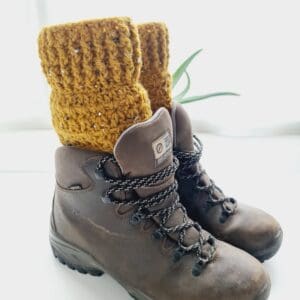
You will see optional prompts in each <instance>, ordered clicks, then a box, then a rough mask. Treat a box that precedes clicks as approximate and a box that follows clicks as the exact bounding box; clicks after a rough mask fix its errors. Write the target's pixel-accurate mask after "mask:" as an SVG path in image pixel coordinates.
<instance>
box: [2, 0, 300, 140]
mask: <svg viewBox="0 0 300 300" xmlns="http://www.w3.org/2000/svg"><path fill="white" fill-rule="evenodd" d="M299 9H300V4H299V1H296V0H285V1H283V0H281V1H280V0H279V1H276V0H273V1H271V0H264V1H258V0H252V1H240V0H226V1H217V0H207V1H204V0H185V1H176V0H173V1H172V0H164V1H162V0H151V1H141V0H128V1H124V0H109V1H102V0H78V1H74V0H73V1H71V0H36V1H34V0H19V1H18V0H11V1H3V0H2V1H0V36H1V44H0V88H1V97H0V101H1V102H0V103H1V109H0V128H1V129H2V130H5V129H12V128H35V127H38V128H46V127H49V126H50V115H49V109H48V90H47V88H46V82H45V80H44V78H43V75H42V73H41V70H40V67H39V61H38V55H37V47H36V38H37V34H38V31H39V28H40V27H41V25H42V24H54V23H61V22H68V21H76V20H81V19H86V18H98V17H100V18H101V17H107V16H124V15H127V16H131V17H132V18H133V19H134V21H136V22H146V21H152V20H155V21H160V20H162V21H164V22H166V23H167V25H168V26H169V29H170V35H171V70H173V71H174V70H175V68H176V66H178V64H179V63H180V62H181V61H182V60H183V59H185V58H186V57H187V56H188V55H190V54H191V53H192V52H193V51H195V50H196V49H198V48H204V52H203V53H202V54H200V56H199V58H198V59H196V61H195V62H194V63H193V64H192V66H191V67H190V69H189V70H190V74H191V77H192V93H191V94H193V93H194V94H199V93H207V92H214V91H234V92H239V93H241V95H242V96H241V97H239V98H236V97H226V98H217V99H214V100H208V101H205V102H202V103H197V104H190V105H188V106H187V107H188V110H189V111H190V113H191V115H192V117H193V118H194V119H196V118H198V120H202V123H200V125H202V126H203V127H202V129H203V130H204V131H205V130H208V131H218V132H222V133H226V134H235V135H236V134H238V135H239V134H242V135H243V134H247V133H249V132H251V134H265V133H271V132H273V131H275V132H277V133H281V132H282V131H284V130H285V132H286V133H299V132H300V129H299V128H300V125H299V124H300V117H299V107H300V105H299V101H300V90H299V83H298V81H299V73H300V59H299V53H300V43H299V29H300V18H299ZM249 129H251V130H250V131H249Z"/></svg>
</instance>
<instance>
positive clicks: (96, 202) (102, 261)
mask: <svg viewBox="0 0 300 300" xmlns="http://www.w3.org/2000/svg"><path fill="white" fill-rule="evenodd" d="M172 142H173V141H172V122H171V118H170V116H169V113H168V112H167V110H165V109H163V108H162V109H159V110H158V111H157V112H156V113H155V114H154V115H153V117H152V118H151V119H149V120H148V121H146V122H143V123H138V124H136V125H133V126H132V127H130V128H129V129H127V130H125V131H124V132H123V134H122V135H121V136H120V138H119V139H118V141H117V143H116V145H115V148H114V155H107V154H106V153H99V152H93V151H88V150H82V149H77V148H74V147H69V146H62V147H60V148H58V149H57V152H56V180H57V185H56V189H55V195H54V202H53V212H52V218H51V234H50V241H51V246H52V248H53V252H54V255H55V256H56V257H57V258H58V259H59V260H60V261H61V262H62V263H64V264H67V265H68V266H69V267H71V268H72V269H77V270H78V271H79V272H81V273H90V274H92V275H101V274H102V273H103V272H107V273H109V274H110V275H111V276H112V277H114V278H115V279H116V280H118V281H119V282H120V283H121V284H122V286H124V287H125V289H126V290H127V291H128V292H129V293H130V294H131V295H132V297H133V298H135V299H139V300H150V299H151V300H154V299H156V300H162V299H163V300H170V299H172V300H179V299H180V300H182V299H185V300H217V299H218V300H234V299H235V300H262V299H267V298H268V295H269V290H270V281H269V277H268V275H267V274H266V272H265V271H264V270H263V268H262V266H261V264H260V263H259V262H258V261H257V260H256V259H255V258H253V257H252V256H250V255H249V254H247V253H245V252H244V251H242V250H239V249H237V248H235V247H233V246H231V245H229V244H226V243H224V242H221V241H216V240H215V239H214V238H213V237H212V236H210V235H209V234H208V233H207V232H206V231H204V230H202V229H201V228H200V226H199V225H198V224H197V223H194V222H193V221H192V220H190V219H189V218H188V217H187V215H186V211H185V208H184V207H183V206H182V204H181V203H180V201H179V196H178V194H177V192H176V189H177V183H176V181H175V180H174V174H175V171H176V168H177V167H178V161H177V159H176V158H173V155H172Z"/></svg>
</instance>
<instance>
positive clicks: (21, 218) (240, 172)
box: [0, 130, 300, 300]
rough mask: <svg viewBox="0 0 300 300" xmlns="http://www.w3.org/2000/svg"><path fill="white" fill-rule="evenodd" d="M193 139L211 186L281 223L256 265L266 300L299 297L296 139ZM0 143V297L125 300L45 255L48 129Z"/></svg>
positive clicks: (108, 281) (105, 282)
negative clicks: (276, 241)
mask: <svg viewBox="0 0 300 300" xmlns="http://www.w3.org/2000/svg"><path fill="white" fill-rule="evenodd" d="M200 137H201V140H202V141H203V143H204V145H205V148H204V158H203V162H204V166H205V168H206V169H207V170H208V172H209V174H210V176H211V177H212V178H214V179H215V181H216V182H217V184H218V185H220V186H221V187H222V188H223V189H224V190H225V192H226V193H227V194H228V195H231V196H235V197H236V198H237V199H238V200H239V201H243V202H245V203H248V204H251V205H255V206H258V207H260V208H263V209H265V210H266V211H268V212H269V213H271V214H273V215H274V216H276V218H278V220H279V221H280V222H281V224H282V227H283V229H284V242H283V246H282V248H281V250H280V252H279V253H278V255H277V256H276V257H274V258H273V259H271V260H270V261H268V262H266V263H265V264H264V266H265V268H266V269H267V270H268V271H269V272H270V275H271V278H272V283H273V287H272V293H271V296H270V299H271V300H283V299H288V300H295V299H299V298H298V297H299V296H296V295H298V278H299V269H300V263H299V253H300V251H299V250H300V247H299V219H300V206H299V201H300V199H299V192H298V187H299V183H300V136H282V137H266V138H226V137H217V136H212V135H206V134H203V135H201V136H200ZM0 140H1V147H0V148H1V150H0V151H1V152H0V182H1V199H2V201H1V204H2V205H1V217H0V237H1V248H0V249H1V272H0V274H1V275H0V277H1V278H0V282H1V284H0V286H1V288H0V299H44V300H48V299H56V300H60V299H61V300H69V299H70V300H71V299H72V300H77V299H78V300H79V299H80V300H82V299H86V300H96V299H97V300H99V299H105V300H110V299H111V300H113V299H131V298H130V297H129V296H128V295H127V293H126V292H125V291H124V289H123V288H122V287H120V285H119V284H117V283H116V282H115V281H114V280H113V279H112V278H110V277H109V276H108V275H104V276H102V277H99V278H98V277H92V276H87V275H81V274H79V273H77V272H74V271H71V270H69V269H68V268H66V267H64V266H62V265H60V264H59V263H58V262H57V261H56V260H55V259H54V258H53V256H52V253H51V251H50V247H49V243H48V225H49V213H50V206H51V198H52V193H53V188H54V168H53V153H54V150H55V148H56V146H57V145H58V141H57V139H56V136H55V134H54V133H53V131H50V130H44V131H23V132H10V133H9V132H6V133H4V132H2V133H0Z"/></svg>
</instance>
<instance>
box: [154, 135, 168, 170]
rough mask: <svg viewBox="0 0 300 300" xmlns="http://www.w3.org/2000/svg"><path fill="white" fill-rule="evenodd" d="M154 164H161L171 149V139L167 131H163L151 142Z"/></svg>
mask: <svg viewBox="0 0 300 300" xmlns="http://www.w3.org/2000/svg"><path fill="white" fill-rule="evenodd" d="M152 149H153V152H154V157H155V160H156V164H157V165H159V164H161V163H162V162H163V161H164V160H165V159H166V158H167V157H168V155H170V152H171V151H172V139H171V136H170V134H169V132H166V133H164V134H163V135H162V136H160V137H159V138H158V139H156V140H155V141H154V142H153V143H152Z"/></svg>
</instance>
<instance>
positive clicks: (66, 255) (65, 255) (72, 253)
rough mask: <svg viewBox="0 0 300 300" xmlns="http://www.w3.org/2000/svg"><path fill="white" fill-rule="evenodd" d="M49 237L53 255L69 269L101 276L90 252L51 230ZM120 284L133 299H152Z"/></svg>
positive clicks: (100, 270)
mask: <svg viewBox="0 0 300 300" xmlns="http://www.w3.org/2000/svg"><path fill="white" fill-rule="evenodd" d="M49 238H50V245H51V248H52V251H53V255H54V257H55V258H57V259H58V261H59V262H60V263H61V264H63V265H65V266H67V267H69V268H70V269H71V270H74V271H78V272H79V273H81V274H89V275H92V276H102V275H103V274H104V271H103V269H102V267H101V266H100V265H99V263H98V262H97V261H96V260H95V258H93V257H92V256H91V255H90V254H88V253H86V252H85V251H83V250H81V249H79V248H78V247H76V246H74V245H72V244H70V243H68V242H66V241H64V240H63V238H61V237H60V236H58V234H56V233H54V232H53V231H52V230H51V231H50V236H49ZM120 284H121V283H120ZM121 285H122V284H121ZM122 286H123V287H124V288H125V289H126V290H127V292H128V294H129V295H130V296H131V297H132V298H133V299H135V300H152V299H151V298H149V297H147V296H146V295H144V294H143V293H141V292H140V291H136V290H133V289H129V288H128V287H125V286H124V285H122Z"/></svg>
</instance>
